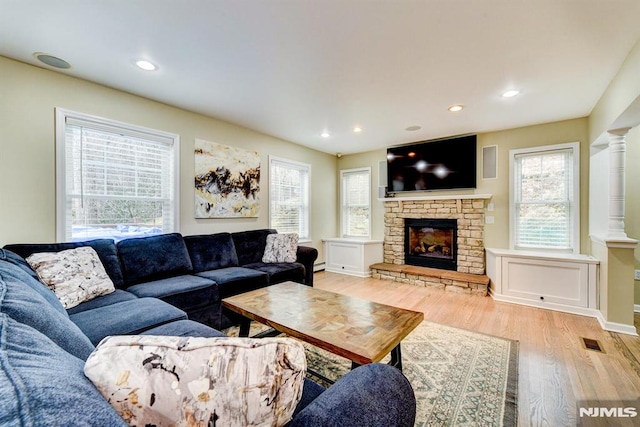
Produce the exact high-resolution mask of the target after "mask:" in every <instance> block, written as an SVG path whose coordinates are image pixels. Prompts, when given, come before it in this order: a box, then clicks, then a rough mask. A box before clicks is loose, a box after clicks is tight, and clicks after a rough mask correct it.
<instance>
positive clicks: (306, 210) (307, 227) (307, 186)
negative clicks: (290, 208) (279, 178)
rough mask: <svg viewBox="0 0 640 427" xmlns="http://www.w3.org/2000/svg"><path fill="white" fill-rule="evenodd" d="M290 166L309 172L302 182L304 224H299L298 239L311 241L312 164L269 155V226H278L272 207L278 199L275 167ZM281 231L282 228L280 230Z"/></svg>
mask: <svg viewBox="0 0 640 427" xmlns="http://www.w3.org/2000/svg"><path fill="white" fill-rule="evenodd" d="M276 165H277V166H280V167H288V168H291V169H297V170H302V171H305V172H306V174H307V179H306V182H305V183H303V184H302V186H303V187H304V188H302V193H303V194H304V200H303V204H302V210H303V224H298V241H299V242H310V241H311V165H310V164H308V163H303V162H297V161H295V160H289V159H285V158H283V157H277V156H269V228H276V227H275V225H274V224H273V218H272V208H273V203H274V202H275V201H276V200H275V196H274V190H273V185H272V184H273V183H274V181H273V176H274V174H273V167H274V166H276ZM278 231H280V230H278Z"/></svg>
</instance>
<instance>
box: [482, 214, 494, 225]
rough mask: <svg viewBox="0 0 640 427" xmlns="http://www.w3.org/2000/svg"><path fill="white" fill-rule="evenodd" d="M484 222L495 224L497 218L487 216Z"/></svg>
mask: <svg viewBox="0 0 640 427" xmlns="http://www.w3.org/2000/svg"><path fill="white" fill-rule="evenodd" d="M484 222H485V224H493V223H494V222H495V218H494V217H492V216H490V215H489V216H485V217H484Z"/></svg>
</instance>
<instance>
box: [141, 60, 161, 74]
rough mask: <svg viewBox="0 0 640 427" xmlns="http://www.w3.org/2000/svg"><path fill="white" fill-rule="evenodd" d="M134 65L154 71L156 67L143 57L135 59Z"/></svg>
mask: <svg viewBox="0 0 640 427" xmlns="http://www.w3.org/2000/svg"><path fill="white" fill-rule="evenodd" d="M136 65H137V66H138V67H139V68H142V69H143V70H145V71H155V70H157V69H158V67H157V66H156V65H155V64H153V63H151V62H149V61H145V60H144V59H141V60H139V61H136Z"/></svg>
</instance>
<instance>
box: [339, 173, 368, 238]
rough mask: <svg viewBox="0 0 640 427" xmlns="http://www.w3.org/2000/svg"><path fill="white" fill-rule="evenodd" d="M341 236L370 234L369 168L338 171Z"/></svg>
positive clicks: (365, 235) (366, 235)
mask: <svg viewBox="0 0 640 427" xmlns="http://www.w3.org/2000/svg"><path fill="white" fill-rule="evenodd" d="M340 186H341V187H340V199H341V204H340V210H341V213H342V215H341V217H342V237H369V236H370V234H371V227H370V224H371V168H360V169H346V170H342V171H340Z"/></svg>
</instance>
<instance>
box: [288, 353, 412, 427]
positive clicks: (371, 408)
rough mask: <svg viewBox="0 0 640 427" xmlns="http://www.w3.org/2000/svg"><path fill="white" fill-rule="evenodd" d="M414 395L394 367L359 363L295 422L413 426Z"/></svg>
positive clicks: (293, 424) (292, 426)
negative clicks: (361, 364) (360, 364)
mask: <svg viewBox="0 0 640 427" xmlns="http://www.w3.org/2000/svg"><path fill="white" fill-rule="evenodd" d="M415 418H416V398H415V395H414V393H413V388H412V387H411V384H409V381H408V380H407V379H406V378H405V376H404V375H403V374H402V373H401V372H400V371H399V370H398V369H396V368H394V367H392V366H389V365H386V364H383V363H373V364H369V365H363V366H360V367H358V368H356V369H354V370H353V371H351V372H349V373H348V374H347V375H345V376H344V377H342V378H341V379H340V380H338V381H337V382H336V383H335V384H334V385H332V386H331V387H329V388H328V389H327V390H326V391H325V392H324V393H322V394H321V395H320V396H318V397H317V398H316V399H315V400H314V401H313V402H311V403H310V404H309V405H308V406H307V407H305V408H304V409H303V410H302V411H300V413H298V414H297V415H296V416H295V417H294V418H293V420H292V421H291V423H290V427H297V426H332V427H341V426H344V427H347V426H349V427H352V426H385V427H388V426H407V427H410V426H413V424H414V422H415Z"/></svg>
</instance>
